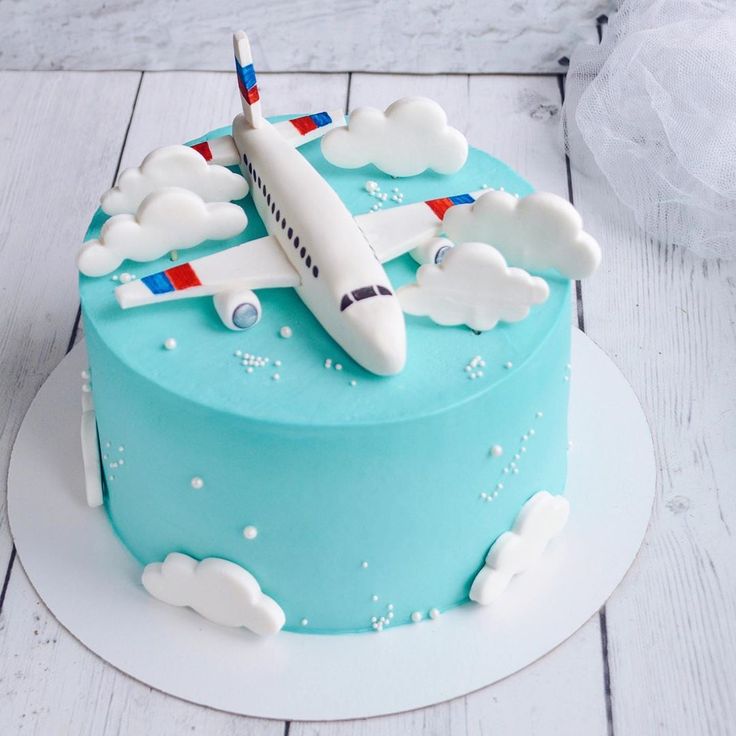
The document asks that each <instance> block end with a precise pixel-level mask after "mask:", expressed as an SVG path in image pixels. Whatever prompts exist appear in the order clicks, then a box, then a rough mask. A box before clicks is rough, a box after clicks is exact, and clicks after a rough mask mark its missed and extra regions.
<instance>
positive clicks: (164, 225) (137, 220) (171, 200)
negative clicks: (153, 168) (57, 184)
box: [77, 187, 248, 276]
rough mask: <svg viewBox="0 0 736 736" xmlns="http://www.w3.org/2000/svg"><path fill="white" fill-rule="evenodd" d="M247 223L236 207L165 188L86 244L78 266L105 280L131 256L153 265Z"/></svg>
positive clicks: (229, 234)
mask: <svg viewBox="0 0 736 736" xmlns="http://www.w3.org/2000/svg"><path fill="white" fill-rule="evenodd" d="M247 224H248V218H247V217H246V215H245V212H243V210H242V209H241V208H240V207H238V205H236V204H231V203H230V202H212V203H206V202H204V200H202V198H201V197H200V196H199V195H197V194H195V193H194V192H190V191H189V190H187V189H178V188H175V187H171V188H167V189H161V190H159V191H157V192H154V193H153V194H149V195H148V196H147V197H146V198H145V199H144V200H143V203H142V204H141V206H140V207H139V208H138V211H137V213H136V214H135V215H127V214H124V215H115V216H114V217H111V218H110V219H109V220H108V221H107V222H106V223H105V224H104V225H103V226H102V230H101V232H100V237H99V239H98V240H88V241H87V242H86V243H84V244H83V245H82V248H81V249H80V251H79V253H78V255H77V266H78V268H79V270H80V271H81V272H82V273H83V274H85V275H86V276H104V275H105V274H107V273H110V272H111V271H114V270H115V269H116V268H117V267H118V266H119V265H120V264H121V263H122V262H123V261H124V260H125V259H126V258H130V259H132V260H134V261H152V260H154V259H156V258H160V257H161V256H162V255H164V254H165V253H167V252H168V251H170V250H174V249H179V248H192V247H193V246H195V245H199V244H200V243H202V242H203V241H205V240H223V239H225V238H231V237H233V236H234V235H237V234H238V233H239V232H242V231H243V230H244V229H245V226H246V225H247Z"/></svg>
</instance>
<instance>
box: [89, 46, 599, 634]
mask: <svg viewBox="0 0 736 736" xmlns="http://www.w3.org/2000/svg"><path fill="white" fill-rule="evenodd" d="M235 49H236V69H237V80H238V85H239V88H240V94H241V99H242V101H243V110H244V112H243V114H242V115H239V116H238V117H237V118H236V119H235V121H234V123H233V126H232V128H230V127H226V128H221V129H219V130H215V131H211V132H209V133H207V134H206V135H204V136H202V137H200V138H198V139H195V140H193V141H190V142H189V143H188V144H187V145H186V146H183V145H178V146H172V147H169V148H166V149H160V150H159V151H157V152H153V153H152V154H150V156H149V157H147V159H146V160H145V161H144V162H143V164H142V165H141V166H140V167H138V168H136V169H133V170H130V171H127V172H124V173H123V174H122V175H121V177H120V179H119V181H118V184H117V186H116V187H115V188H113V189H112V190H110V192H108V193H106V194H105V195H104V196H103V200H102V202H103V209H100V210H98V211H97V213H96V214H95V215H94V217H93V219H92V222H91V224H90V227H89V230H88V232H87V235H86V238H85V244H84V246H83V247H82V250H81V251H80V254H79V257H78V264H79V267H80V270H81V271H82V275H81V276H80V294H81V302H82V314H83V319H84V330H85V338H86V346H87V352H88V358H89V371H88V372H85V374H84V376H83V378H84V380H85V383H84V387H83V388H84V392H83V409H84V411H83V422H82V440H83V455H84V459H85V470H86V484H87V497H88V501H89V503H90V504H91V505H99V504H104V506H105V509H106V511H107V514H108V516H109V520H110V522H111V525H112V528H113V529H114V531H115V533H116V534H117V535H118V537H119V538H120V540H121V542H122V543H123V544H124V545H125V546H126V547H127V548H128V550H129V551H130V553H131V554H132V555H134V556H135V558H136V559H137V560H138V561H139V562H140V564H141V567H142V584H143V585H144V587H145V588H146V590H148V591H149V592H150V593H151V594H152V596H153V598H152V599H151V605H152V606H157V605H161V603H160V602H159V601H157V600H154V598H158V599H160V600H161V601H165V602H167V603H170V604H174V605H179V606H189V607H190V608H193V609H194V610H195V611H197V612H199V613H200V614H202V615H203V616H205V617H206V618H208V619H210V620H212V621H214V622H216V623H220V624H225V625H230V626H244V627H246V628H248V629H250V630H251V631H253V632H255V633H258V634H269V633H274V632H276V631H279V630H281V629H284V630H287V631H292V632H298V633H305V634H309V633H312V634H315V633H316V634H344V633H352V632H376V631H382V630H385V629H386V628H388V627H391V628H394V627H397V626H398V625H400V624H410V623H418V622H420V621H423V620H430V621H431V620H432V619H436V618H437V617H438V616H440V615H441V614H442V613H444V612H446V611H448V610H450V609H452V608H454V607H456V606H459V605H462V604H466V603H467V604H469V605H476V604H479V603H480V604H487V603H491V602H492V601H493V600H495V599H496V598H497V597H498V596H499V595H501V594H502V593H504V590H505V589H506V588H507V585H508V583H509V581H510V579H511V578H512V576H513V575H514V574H516V573H518V572H522V571H523V570H524V569H525V568H526V567H528V566H529V565H530V564H532V563H533V562H534V561H535V559H536V558H537V557H538V556H539V555H540V554H541V553H542V551H543V549H544V547H545V545H546V543H547V542H548V541H549V539H551V538H552V537H553V536H554V535H555V534H557V533H559V532H560V531H561V529H562V527H563V526H564V523H565V520H566V518H567V513H568V508H567V502H566V501H565V499H564V496H563V495H562V494H563V493H564V489H565V480H566V472H567V446H568V439H567V411H568V392H569V382H570V331H571V327H570V321H571V320H570V308H571V286H570V285H571V278H579V277H582V276H585V275H587V274H589V273H591V272H592V270H594V268H595V267H596V265H597V263H598V260H599V257H600V253H599V250H598V246H597V244H596V243H595V241H594V240H593V239H592V238H591V237H590V236H589V235H587V233H585V232H584V231H583V230H582V228H581V223H580V220H579V217H578V216H577V213H575V211H574V210H573V208H572V207H571V205H569V204H568V203H567V202H565V201H563V200H561V199H559V198H557V197H554V196H553V195H548V194H543V193H534V190H533V188H532V186H531V185H530V184H529V183H527V182H526V181H525V180H524V179H522V178H521V177H520V176H519V175H518V174H517V173H515V172H514V171H513V170H512V169H510V168H509V167H508V166H506V165H505V164H504V163H502V162H500V161H498V160H497V159H495V158H493V157H492V156H491V155H489V154H487V153H485V152H483V151H480V150H478V149H475V148H470V147H468V146H467V143H465V141H464V138H462V136H461V135H460V134H459V133H458V132H457V131H455V130H454V129H452V128H450V126H449V125H447V121H446V118H445V116H444V112H442V110H441V108H439V106H438V105H436V103H432V102H431V101H428V100H423V99H419V98H405V99H404V100H400V101H397V102H396V103H394V105H393V106H391V107H390V108H389V109H387V110H386V111H385V112H383V111H377V110H370V109H367V110H366V109H364V110H361V111H355V112H353V113H351V115H350V116H349V118H348V119H347V122H346V121H345V120H344V118H343V116H342V114H341V113H330V112H319V113H312V114H310V115H304V114H295V115H291V116H284V117H281V118H273V119H269V120H267V119H266V118H263V117H262V115H261V111H260V104H261V101H260V96H259V92H258V88H257V83H256V78H255V72H254V71H253V67H252V60H251V59H250V49H249V46H248V43H247V39H246V37H245V35H244V34H242V33H240V34H236V37H235ZM428 121H429V122H428ZM366 131H367V132H366ZM360 136H363V139H362V140H361V139H360ZM366 137H367V139H369V140H366ZM414 142H417V144H416V145H414ZM205 169H206V172H205V173H203V171H204V170H205ZM246 182H247V185H246ZM246 223H247V224H246ZM243 244H245V245H243ZM188 248H194V249H193V250H191V251H190V250H188ZM271 287H274V288H271ZM276 287H281V288H276ZM254 290H255V291H257V292H258V295H257V296H256V294H255V293H254ZM188 296H196V297H201V298H184V297H188ZM207 297H213V299H214V304H213V299H211V298H207ZM144 305H148V306H144ZM121 307H125V308H123V309H121ZM130 307H140V308H134V309H131V308H130ZM402 312H403V313H406V314H405V315H404V314H402ZM227 327H230V328H231V329H227ZM507 594H508V593H507Z"/></svg>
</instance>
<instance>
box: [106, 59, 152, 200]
mask: <svg viewBox="0 0 736 736" xmlns="http://www.w3.org/2000/svg"><path fill="white" fill-rule="evenodd" d="M144 74H145V72H141V73H140V77H138V86H137V87H136V90H135V97H133V104H132V106H131V108H130V117H129V118H128V124H127V125H126V126H125V133H124V134H123V142H122V144H121V146H120V154H119V155H118V162H117V164H115V173H114V174H113V177H112V184H110V186H111V187H114V186H115V181H116V180H117V178H118V174H119V173H120V164H121V162H122V160H123V153H124V152H125V144H126V143H127V142H128V135H129V134H130V126H131V125H132V124H133V116H134V115H135V108H136V105H137V104H138V97H139V96H140V94H141V85H142V84H143V76H144Z"/></svg>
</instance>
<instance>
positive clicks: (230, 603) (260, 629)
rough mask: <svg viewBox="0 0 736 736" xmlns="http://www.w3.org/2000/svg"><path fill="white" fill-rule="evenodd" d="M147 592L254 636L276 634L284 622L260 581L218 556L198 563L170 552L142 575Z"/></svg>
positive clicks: (282, 616) (152, 564) (279, 609)
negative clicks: (262, 589)
mask: <svg viewBox="0 0 736 736" xmlns="http://www.w3.org/2000/svg"><path fill="white" fill-rule="evenodd" d="M141 580H142V582H143V587H144V588H145V589H146V590H147V591H148V592H149V593H150V594H151V595H152V596H153V597H154V598H158V599H159V600H161V601H163V602H164V603H170V604H171V605H172V606H189V608H192V609H194V610H195V611H196V612H197V613H198V614H200V615H201V616H204V618H206V619H209V620H210V621H214V623H216V624H222V625H223V626H244V627H245V628H246V629H250V630H251V631H252V632H254V633H255V634H259V635H260V636H263V635H265V634H275V633H276V632H277V631H280V630H281V628H282V627H283V625H284V622H285V620H286V618H285V616H284V612H283V611H282V610H281V607H280V606H279V605H278V603H276V601H274V600H273V598H269V597H268V596H267V595H266V594H265V593H263V592H262V591H261V586H260V585H259V584H258V581H257V580H256V579H255V578H254V577H253V576H252V575H251V574H250V573H249V572H248V571H247V570H245V569H244V568H242V567H240V565H236V564H235V563H234V562H229V561H228V560H222V559H220V558H218V557H208V558H207V559H204V560H202V561H201V562H197V560H195V559H193V558H192V557H189V556H188V555H184V554H181V553H179V552H172V553H171V554H169V555H167V557H166V559H165V560H164V561H163V563H161V562H152V563H150V564H149V565H146V567H145V568H144V570H143V577H142V578H141Z"/></svg>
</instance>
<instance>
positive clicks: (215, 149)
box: [192, 135, 240, 166]
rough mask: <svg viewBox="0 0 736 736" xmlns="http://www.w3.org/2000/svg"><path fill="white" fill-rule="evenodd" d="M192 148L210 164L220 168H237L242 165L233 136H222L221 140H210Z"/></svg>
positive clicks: (196, 144)
mask: <svg viewBox="0 0 736 736" xmlns="http://www.w3.org/2000/svg"><path fill="white" fill-rule="evenodd" d="M192 148H193V149H194V150H195V151H196V152H197V153H198V154H199V155H200V156H202V158H204V160H205V161H206V162H207V163H208V164H220V166H236V165H237V164H238V163H240V154H239V153H238V148H237V146H236V145H235V141H234V140H233V137H232V136H231V135H222V136H220V137H219V138H210V139H209V140H208V141H202V142H201V143H195V144H193V145H192Z"/></svg>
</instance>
